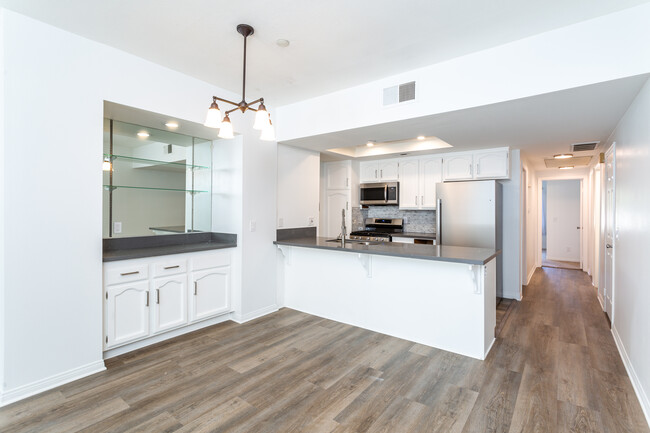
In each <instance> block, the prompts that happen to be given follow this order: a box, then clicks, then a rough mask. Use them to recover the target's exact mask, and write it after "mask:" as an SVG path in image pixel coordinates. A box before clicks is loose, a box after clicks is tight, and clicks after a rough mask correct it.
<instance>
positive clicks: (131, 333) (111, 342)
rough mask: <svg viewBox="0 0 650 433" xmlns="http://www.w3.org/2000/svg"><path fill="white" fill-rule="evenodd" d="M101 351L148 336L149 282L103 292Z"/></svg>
mask: <svg viewBox="0 0 650 433" xmlns="http://www.w3.org/2000/svg"><path fill="white" fill-rule="evenodd" d="M105 298H106V299H105V300H106V304H105V305H106V312H105V314H106V337H107V338H105V339H104V344H105V347H114V346H119V345H121V344H124V343H129V342H131V341H135V340H139V339H141V338H144V337H146V336H148V335H149V305H150V304H151V300H150V299H149V282H148V281H141V282H138V283H131V284H128V283H127V284H121V285H119V286H111V287H108V288H107V289H106V296H105Z"/></svg>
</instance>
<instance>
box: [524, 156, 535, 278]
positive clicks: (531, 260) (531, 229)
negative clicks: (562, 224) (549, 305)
mask: <svg viewBox="0 0 650 433" xmlns="http://www.w3.org/2000/svg"><path fill="white" fill-rule="evenodd" d="M521 163H522V167H525V168H526V169H527V171H528V179H527V183H526V185H521V189H522V193H523V194H525V195H526V207H525V208H524V209H523V210H522V221H523V219H525V220H526V222H525V228H526V230H525V232H524V234H523V236H525V237H526V241H525V242H522V243H523V244H525V246H526V247H525V249H523V250H522V255H523V256H525V257H526V267H525V270H524V273H523V275H522V276H521V277H522V284H523V285H528V283H529V282H530V279H531V278H532V276H533V273H534V272H535V269H537V260H536V257H535V251H536V249H537V212H536V210H537V188H536V187H535V186H536V185H537V175H536V173H535V171H534V170H533V167H532V165H531V164H530V162H529V161H528V160H527V159H526V158H525V157H522V160H521Z"/></svg>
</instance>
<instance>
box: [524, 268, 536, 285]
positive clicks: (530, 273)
mask: <svg viewBox="0 0 650 433" xmlns="http://www.w3.org/2000/svg"><path fill="white" fill-rule="evenodd" d="M536 270H537V267H533V268H532V269H531V270H530V272H529V273H528V278H527V279H526V285H529V284H530V280H531V279H532V278H533V274H534V273H535V271H536Z"/></svg>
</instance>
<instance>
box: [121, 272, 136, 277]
mask: <svg viewBox="0 0 650 433" xmlns="http://www.w3.org/2000/svg"><path fill="white" fill-rule="evenodd" d="M139 273H140V271H133V272H122V273H121V274H120V275H121V276H123V277H125V276H127V275H135V274H139Z"/></svg>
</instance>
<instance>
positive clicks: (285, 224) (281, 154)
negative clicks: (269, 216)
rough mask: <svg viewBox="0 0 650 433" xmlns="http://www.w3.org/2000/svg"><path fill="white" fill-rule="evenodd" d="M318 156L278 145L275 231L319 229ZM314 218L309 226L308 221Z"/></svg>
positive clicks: (316, 153)
mask: <svg viewBox="0 0 650 433" xmlns="http://www.w3.org/2000/svg"><path fill="white" fill-rule="evenodd" d="M319 188H320V154H319V153H318V152H313V151H310V150H305V149H298V148H296V147H291V146H285V145H279V146H278V220H277V221H278V225H277V227H278V228H295V227H308V226H310V225H311V226H314V227H318V219H319V210H318V201H319V194H320V190H319ZM310 217H312V218H313V219H314V223H313V224H309V218H310Z"/></svg>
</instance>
